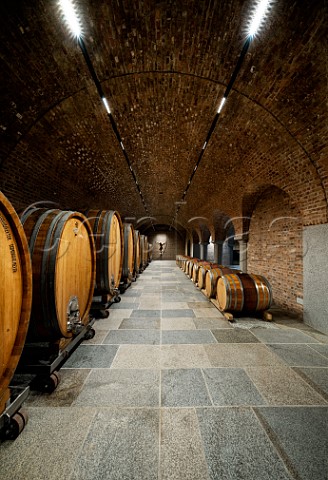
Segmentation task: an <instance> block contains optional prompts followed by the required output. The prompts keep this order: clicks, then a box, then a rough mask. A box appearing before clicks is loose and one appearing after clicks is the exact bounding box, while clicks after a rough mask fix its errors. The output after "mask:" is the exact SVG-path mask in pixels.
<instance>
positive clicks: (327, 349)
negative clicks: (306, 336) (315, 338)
mask: <svg viewBox="0 0 328 480" xmlns="http://www.w3.org/2000/svg"><path fill="white" fill-rule="evenodd" d="M311 348H313V350H315V351H316V352H318V353H320V355H323V356H324V357H326V358H328V345H311Z"/></svg>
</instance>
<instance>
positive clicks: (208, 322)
mask: <svg viewBox="0 0 328 480" xmlns="http://www.w3.org/2000/svg"><path fill="white" fill-rule="evenodd" d="M193 320H194V324H195V325H196V328H200V329H204V328H205V329H206V328H208V329H209V330H216V329H219V328H227V329H232V328H234V327H233V326H232V325H231V324H230V323H229V322H228V321H227V320H226V319H223V318H213V317H211V318H206V317H203V318H197V317H196V318H194V319H193Z"/></svg>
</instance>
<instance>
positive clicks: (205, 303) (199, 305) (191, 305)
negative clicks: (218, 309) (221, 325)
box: [188, 297, 213, 310]
mask: <svg viewBox="0 0 328 480" xmlns="http://www.w3.org/2000/svg"><path fill="white" fill-rule="evenodd" d="M188 307H189V308H192V309H193V310H195V309H198V308H213V305H212V304H211V303H210V302H209V301H208V299H207V298H205V297H204V300H202V301H198V302H188Z"/></svg>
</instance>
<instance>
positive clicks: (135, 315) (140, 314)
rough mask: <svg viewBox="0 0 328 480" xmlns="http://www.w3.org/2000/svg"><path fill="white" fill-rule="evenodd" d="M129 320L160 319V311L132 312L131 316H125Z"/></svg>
mask: <svg viewBox="0 0 328 480" xmlns="http://www.w3.org/2000/svg"><path fill="white" fill-rule="evenodd" d="M127 317H130V318H140V317H141V318H149V317H150V318H161V310H160V309H158V310H156V309H154V310H151V309H147V310H133V311H132V313H131V315H127Z"/></svg>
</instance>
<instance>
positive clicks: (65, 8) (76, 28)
mask: <svg viewBox="0 0 328 480" xmlns="http://www.w3.org/2000/svg"><path fill="white" fill-rule="evenodd" d="M59 8H60V10H61V12H62V14H63V17H64V20H65V22H66V23H67V25H68V27H69V29H70V31H71V33H72V35H73V36H74V37H75V38H79V37H81V36H82V26H81V22H80V19H79V16H78V14H77V10H76V6H75V2H72V1H71V0H60V1H59Z"/></svg>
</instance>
